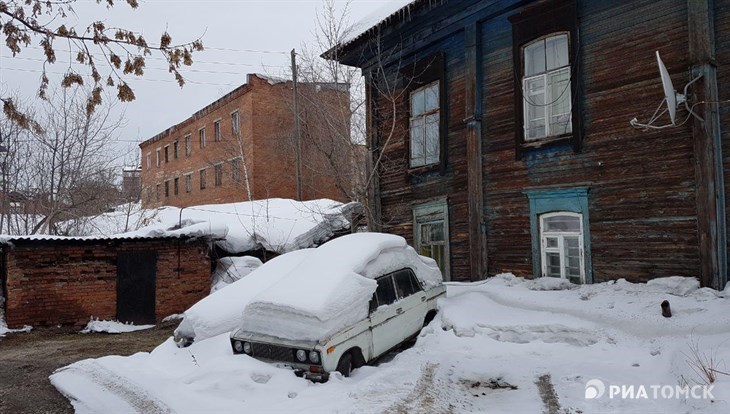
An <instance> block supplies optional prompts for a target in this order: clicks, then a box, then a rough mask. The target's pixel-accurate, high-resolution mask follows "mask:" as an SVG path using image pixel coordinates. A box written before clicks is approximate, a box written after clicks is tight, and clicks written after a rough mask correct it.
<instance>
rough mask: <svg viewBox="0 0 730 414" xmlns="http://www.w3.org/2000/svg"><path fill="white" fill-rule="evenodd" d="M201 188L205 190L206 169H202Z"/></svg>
mask: <svg viewBox="0 0 730 414" xmlns="http://www.w3.org/2000/svg"><path fill="white" fill-rule="evenodd" d="M200 189H201V190H205V169H202V170H200Z"/></svg>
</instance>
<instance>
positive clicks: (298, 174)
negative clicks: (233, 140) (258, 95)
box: [291, 49, 302, 201]
mask: <svg viewBox="0 0 730 414" xmlns="http://www.w3.org/2000/svg"><path fill="white" fill-rule="evenodd" d="M291 76H292V86H293V88H292V89H293V90H294V132H295V134H296V158H297V159H296V162H297V172H296V179H297V200H298V201H302V131H301V125H300V120H299V94H298V92H297V52H296V51H295V50H294V49H292V50H291Z"/></svg>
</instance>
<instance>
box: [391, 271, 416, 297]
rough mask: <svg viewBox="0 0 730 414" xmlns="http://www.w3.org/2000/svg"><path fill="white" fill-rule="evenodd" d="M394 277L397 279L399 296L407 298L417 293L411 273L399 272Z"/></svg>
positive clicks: (396, 285)
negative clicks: (412, 282) (412, 283)
mask: <svg viewBox="0 0 730 414" xmlns="http://www.w3.org/2000/svg"><path fill="white" fill-rule="evenodd" d="M393 277H394V278H395V287H396V289H397V290H398V296H400V297H402V298H405V297H407V296H410V295H412V294H413V293H414V292H415V291H416V290H415V286H412V285H411V272H410V271H409V270H399V271H397V272H395V273H394V274H393Z"/></svg>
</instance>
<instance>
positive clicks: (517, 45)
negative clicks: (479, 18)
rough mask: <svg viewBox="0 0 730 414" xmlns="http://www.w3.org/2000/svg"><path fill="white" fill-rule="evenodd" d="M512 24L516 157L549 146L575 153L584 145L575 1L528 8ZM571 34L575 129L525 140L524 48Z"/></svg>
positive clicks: (570, 52) (572, 101) (572, 100)
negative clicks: (571, 150) (566, 147)
mask: <svg viewBox="0 0 730 414" xmlns="http://www.w3.org/2000/svg"><path fill="white" fill-rule="evenodd" d="M509 20H510V22H511V23H512V54H513V67H514V74H515V76H514V96H515V103H514V105H515V158H516V159H518V160H519V159H522V157H523V156H524V155H525V154H526V153H528V152H529V151H531V150H534V149H538V148H544V147H548V146H560V145H569V146H570V147H572V149H573V151H574V152H579V151H580V149H581V146H582V137H583V129H582V119H583V118H582V116H583V115H582V114H583V107H582V96H581V95H582V92H581V82H580V76H579V74H580V70H579V69H578V67H579V65H580V55H579V50H580V38H579V35H578V12H577V4H576V1H575V0H568V1H558V0H550V1H544V2H539V3H537V4H534V5H530V6H526V7H524V8H523V9H522V10H521V11H519V12H518V13H516V14H514V15H512V16H510V17H509ZM559 33H567V34H568V43H569V44H568V62H569V67H570V74H571V75H570V78H569V79H570V99H571V129H572V131H571V132H570V133H566V134H562V135H554V136H547V137H545V138H540V139H533V140H526V139H525V128H524V122H525V105H524V98H523V79H524V72H525V67H524V53H523V51H524V47H525V46H527V45H529V44H531V43H533V42H535V41H538V40H540V39H543V38H546V37H549V36H550V35H554V34H559Z"/></svg>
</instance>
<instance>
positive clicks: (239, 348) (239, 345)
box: [233, 341, 244, 354]
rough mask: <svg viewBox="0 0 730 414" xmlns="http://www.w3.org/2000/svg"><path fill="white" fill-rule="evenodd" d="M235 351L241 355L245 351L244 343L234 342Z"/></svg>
mask: <svg viewBox="0 0 730 414" xmlns="http://www.w3.org/2000/svg"><path fill="white" fill-rule="evenodd" d="M233 350H234V351H236V353H238V354H240V353H241V352H243V350H244V346H243V342H241V341H233Z"/></svg>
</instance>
